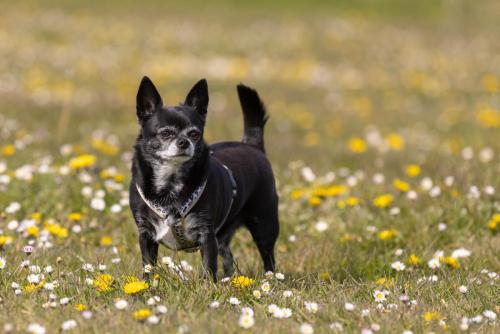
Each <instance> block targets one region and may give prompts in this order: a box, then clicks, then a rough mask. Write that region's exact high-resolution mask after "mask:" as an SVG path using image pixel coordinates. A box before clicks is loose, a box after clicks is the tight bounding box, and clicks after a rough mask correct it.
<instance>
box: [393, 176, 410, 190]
mask: <svg viewBox="0 0 500 334" xmlns="http://www.w3.org/2000/svg"><path fill="white" fill-rule="evenodd" d="M392 185H393V186H394V188H396V189H397V190H399V191H401V192H403V193H406V192H408V191H409V190H410V185H409V184H408V183H406V182H405V181H403V180H401V179H395V180H394V181H393V182H392Z"/></svg>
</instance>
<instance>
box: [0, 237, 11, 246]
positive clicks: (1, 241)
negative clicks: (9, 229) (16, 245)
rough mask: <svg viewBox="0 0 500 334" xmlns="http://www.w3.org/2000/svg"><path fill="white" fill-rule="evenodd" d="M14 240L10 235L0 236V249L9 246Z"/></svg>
mask: <svg viewBox="0 0 500 334" xmlns="http://www.w3.org/2000/svg"><path fill="white" fill-rule="evenodd" d="M13 240H14V238H13V237H11V236H10V235H0V247H3V246H5V245H8V244H11V243H12V241H13Z"/></svg>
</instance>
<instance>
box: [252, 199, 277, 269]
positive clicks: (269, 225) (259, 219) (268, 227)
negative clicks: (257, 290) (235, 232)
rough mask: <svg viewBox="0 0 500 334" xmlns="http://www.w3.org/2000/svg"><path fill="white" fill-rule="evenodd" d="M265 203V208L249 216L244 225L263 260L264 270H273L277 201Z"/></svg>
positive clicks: (274, 266)
mask: <svg viewBox="0 0 500 334" xmlns="http://www.w3.org/2000/svg"><path fill="white" fill-rule="evenodd" d="M266 204H267V205H266V208H265V209H262V210H258V211H257V212H259V213H258V214H257V215H254V216H253V217H251V218H250V219H249V220H248V221H247V222H246V226H247V227H248V229H249V230H250V233H251V234H252V237H253V240H254V241H255V243H256V244H257V248H258V249H259V253H260V256H261V257H262V261H263V262H264V271H266V272H267V271H272V272H274V271H275V269H276V261H275V259H274V245H275V244H276V240H277V239H278V234H279V221H278V208H277V203H272V202H271V203H266Z"/></svg>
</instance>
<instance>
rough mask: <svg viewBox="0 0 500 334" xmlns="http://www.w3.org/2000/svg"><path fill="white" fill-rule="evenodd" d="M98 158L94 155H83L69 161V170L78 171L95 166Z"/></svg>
mask: <svg viewBox="0 0 500 334" xmlns="http://www.w3.org/2000/svg"><path fill="white" fill-rule="evenodd" d="M96 161H97V158H96V156H95V155H92V154H82V155H79V156H77V157H75V158H73V159H71V160H70V161H69V168H71V169H73V170H76V169H81V168H88V167H92V166H94V165H95V163H96Z"/></svg>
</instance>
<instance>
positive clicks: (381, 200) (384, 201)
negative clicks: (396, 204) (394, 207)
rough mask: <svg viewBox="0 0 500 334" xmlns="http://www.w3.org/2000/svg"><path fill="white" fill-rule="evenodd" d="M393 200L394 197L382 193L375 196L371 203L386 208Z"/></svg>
mask: <svg viewBox="0 0 500 334" xmlns="http://www.w3.org/2000/svg"><path fill="white" fill-rule="evenodd" d="M393 200H394V197H393V196H392V195H391V194H383V195H379V196H377V197H375V199H374V200H373V205H375V206H376V207H379V208H381V209H384V208H387V207H388V206H389V205H391V203H392V201H393Z"/></svg>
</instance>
